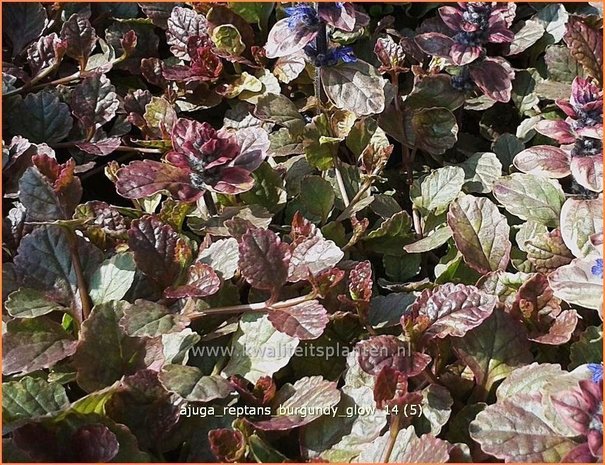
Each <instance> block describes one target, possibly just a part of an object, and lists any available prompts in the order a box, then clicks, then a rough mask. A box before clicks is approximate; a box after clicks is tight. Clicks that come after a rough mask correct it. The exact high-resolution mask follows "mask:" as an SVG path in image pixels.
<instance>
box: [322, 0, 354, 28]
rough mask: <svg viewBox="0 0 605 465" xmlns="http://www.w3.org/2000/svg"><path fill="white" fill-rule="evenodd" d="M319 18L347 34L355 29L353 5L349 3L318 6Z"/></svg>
mask: <svg viewBox="0 0 605 465" xmlns="http://www.w3.org/2000/svg"><path fill="white" fill-rule="evenodd" d="M319 17H320V18H321V19H323V20H324V21H325V22H326V23H327V24H329V25H330V26H333V27H335V28H337V29H342V30H343V31H347V32H353V29H355V5H354V4H353V3H351V2H343V3H340V5H339V6H337V5H336V4H334V3H323V4H320V5H319Z"/></svg>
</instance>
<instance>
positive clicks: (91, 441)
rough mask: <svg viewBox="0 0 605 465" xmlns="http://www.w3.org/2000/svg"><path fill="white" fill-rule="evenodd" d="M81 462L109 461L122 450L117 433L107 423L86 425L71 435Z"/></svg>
mask: <svg viewBox="0 0 605 465" xmlns="http://www.w3.org/2000/svg"><path fill="white" fill-rule="evenodd" d="M71 441H73V442H72V444H73V445H74V447H75V448H77V452H76V455H77V457H78V461H81V462H88V463H90V462H109V461H111V459H113V458H114V457H115V456H116V455H117V454H118V451H119V450H120V443H119V442H118V439H117V438H116V435H115V434H114V433H113V432H112V431H111V430H110V429H109V428H108V427H107V426H105V425H101V424H96V425H85V426H82V427H80V428H78V429H77V430H76V431H75V432H74V433H73V434H72V436H71Z"/></svg>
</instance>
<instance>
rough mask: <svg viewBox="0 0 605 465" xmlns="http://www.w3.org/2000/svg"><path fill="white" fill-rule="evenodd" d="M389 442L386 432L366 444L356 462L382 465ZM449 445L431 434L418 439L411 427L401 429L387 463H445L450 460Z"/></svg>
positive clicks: (388, 435) (389, 438)
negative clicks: (380, 464) (379, 464)
mask: <svg viewBox="0 0 605 465" xmlns="http://www.w3.org/2000/svg"><path fill="white" fill-rule="evenodd" d="M390 440H391V437H390V434H389V433H388V432H387V433H385V434H383V435H382V436H380V437H379V438H378V439H376V440H375V441H373V442H372V443H370V444H368V446H367V447H365V448H364V449H363V451H362V452H361V454H360V455H359V457H358V458H357V460H356V461H357V462H359V463H383V462H385V454H386V450H387V448H388V444H389V442H390ZM449 446H450V444H449V443H448V442H447V441H444V440H442V439H437V438H436V437H434V436H433V435H432V434H430V433H429V434H424V435H422V436H421V437H420V438H419V437H418V436H416V432H415V431H414V427H413V426H408V427H407V428H406V429H402V430H400V431H399V433H398V434H397V438H396V439H395V446H394V447H393V450H392V451H391V454H390V457H389V462H391V463H423V462H433V463H439V462H447V461H448V460H449V458H450V454H449V452H448V450H449Z"/></svg>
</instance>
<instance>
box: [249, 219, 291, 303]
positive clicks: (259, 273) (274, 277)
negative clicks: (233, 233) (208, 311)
mask: <svg viewBox="0 0 605 465" xmlns="http://www.w3.org/2000/svg"><path fill="white" fill-rule="evenodd" d="M239 255H240V258H239V266H240V269H241V272H242V275H243V276H244V278H246V281H248V282H249V283H250V284H251V285H252V287H255V288H257V289H264V290H267V291H271V292H272V293H273V294H276V293H277V292H278V291H279V290H280V289H281V287H282V286H283V285H284V284H285V283H286V281H287V279H288V265H289V263H290V256H291V254H290V247H289V246H288V244H285V243H283V242H282V241H281V239H280V238H279V237H278V236H277V234H275V233H274V232H273V231H270V230H268V229H251V230H248V232H246V233H245V234H244V235H243V236H242V239H241V242H240V244H239Z"/></svg>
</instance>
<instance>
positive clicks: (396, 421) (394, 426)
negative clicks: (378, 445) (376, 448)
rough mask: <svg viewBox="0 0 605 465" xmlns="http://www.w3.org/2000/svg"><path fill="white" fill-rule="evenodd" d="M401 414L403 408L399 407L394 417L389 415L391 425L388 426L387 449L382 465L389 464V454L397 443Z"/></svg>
mask: <svg viewBox="0 0 605 465" xmlns="http://www.w3.org/2000/svg"><path fill="white" fill-rule="evenodd" d="M402 414H403V408H401V406H399V408H398V409H397V413H396V414H395V416H392V414H391V424H390V426H389V442H388V443H387V447H386V450H385V453H384V459H383V460H382V462H383V463H389V460H390V458H391V454H392V453H393V449H394V448H395V442H396V441H397V436H398V435H399V430H400V429H401V415H402Z"/></svg>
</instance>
